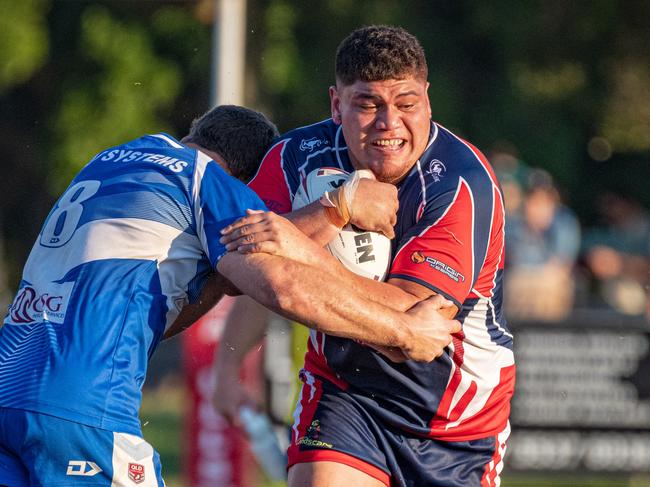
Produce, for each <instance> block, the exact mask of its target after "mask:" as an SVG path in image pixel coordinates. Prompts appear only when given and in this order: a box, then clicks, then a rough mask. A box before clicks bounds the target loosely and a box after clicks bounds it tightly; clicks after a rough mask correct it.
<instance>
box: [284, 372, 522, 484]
mask: <svg viewBox="0 0 650 487" xmlns="http://www.w3.org/2000/svg"><path fill="white" fill-rule="evenodd" d="M301 380H302V382H303V386H302V390H301V393H300V398H299V400H298V404H297V406H296V410H295V412H294V424H293V427H292V431H291V445H290V446H289V450H288V453H289V466H291V465H295V464H297V463H306V462H314V461H333V462H338V463H342V464H345V465H348V466H351V467H353V468H356V469H358V470H361V471H363V472H365V473H366V474H368V475H370V476H372V477H374V478H376V479H378V480H380V481H382V482H383V483H384V484H386V485H387V486H393V487H395V486H399V487H406V486H408V487H422V486H425V485H426V486H428V487H429V486H431V487H432V486H440V487H455V486H457V487H472V486H481V487H482V486H498V485H499V482H500V480H499V474H500V472H501V469H502V468H503V455H504V454H505V448H506V445H505V443H506V440H507V437H508V435H509V433H510V428H509V426H506V428H505V430H504V431H503V432H502V433H500V434H499V435H498V436H492V437H489V438H481V439H477V440H470V441H459V442H450V441H438V440H432V439H427V438H420V437H415V436H409V435H406V434H405V432H404V431H403V430H398V429H396V428H394V427H392V426H390V425H387V424H385V423H383V422H382V421H381V420H379V419H378V418H376V417H375V416H372V415H371V414H369V413H368V411H367V409H366V408H365V407H364V406H363V404H362V403H361V402H360V401H359V400H358V399H357V398H355V396H354V395H353V394H350V393H348V392H346V391H343V390H341V389H340V388H338V387H337V386H335V385H334V384H332V383H331V382H329V381H326V380H324V379H321V378H319V377H315V376H313V375H312V374H310V373H309V372H305V371H303V372H301Z"/></svg>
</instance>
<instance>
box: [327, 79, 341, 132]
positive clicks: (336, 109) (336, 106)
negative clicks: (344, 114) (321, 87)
mask: <svg viewBox="0 0 650 487" xmlns="http://www.w3.org/2000/svg"><path fill="white" fill-rule="evenodd" d="M329 94H330V110H331V112H332V120H334V123H335V124H337V125H340V124H341V97H340V96H339V92H338V90H337V89H336V86H330V88H329Z"/></svg>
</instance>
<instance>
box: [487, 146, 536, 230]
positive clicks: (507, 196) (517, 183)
mask: <svg viewBox="0 0 650 487" xmlns="http://www.w3.org/2000/svg"><path fill="white" fill-rule="evenodd" d="M490 163H491V164H492V167H493V168H494V171H495V172H496V174H497V178H498V179H499V183H500V184H501V190H502V191H503V200H504V208H505V211H506V219H507V218H509V217H510V215H514V214H517V213H518V212H519V211H520V210H521V206H522V204H523V189H522V183H523V181H524V180H525V179H526V174H528V171H529V168H528V166H526V164H524V163H523V162H522V161H521V160H520V159H519V157H518V155H517V150H516V149H515V148H514V147H513V146H512V145H511V144H509V143H506V142H500V143H499V144H497V145H495V147H494V148H493V149H492V151H491V153H490Z"/></svg>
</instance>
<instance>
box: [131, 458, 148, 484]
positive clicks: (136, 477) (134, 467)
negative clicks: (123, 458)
mask: <svg viewBox="0 0 650 487" xmlns="http://www.w3.org/2000/svg"><path fill="white" fill-rule="evenodd" d="M129 478H130V479H131V480H132V481H133V483H134V484H141V483H142V482H144V465H140V464H139V463H129Z"/></svg>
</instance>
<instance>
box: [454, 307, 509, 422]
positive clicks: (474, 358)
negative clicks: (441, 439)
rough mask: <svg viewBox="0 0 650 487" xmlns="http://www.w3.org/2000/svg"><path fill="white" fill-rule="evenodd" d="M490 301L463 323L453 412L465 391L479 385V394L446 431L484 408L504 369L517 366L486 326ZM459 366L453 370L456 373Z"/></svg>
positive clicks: (473, 310)
mask: <svg viewBox="0 0 650 487" xmlns="http://www.w3.org/2000/svg"><path fill="white" fill-rule="evenodd" d="M490 307H491V306H490V303H489V300H487V299H484V298H481V299H479V301H478V302H477V303H476V305H475V306H474V308H473V309H472V311H470V313H469V314H468V315H467V317H466V318H465V319H464V320H463V333H464V334H465V338H464V339H463V363H462V365H461V380H460V384H459V385H458V388H457V389H456V391H455V393H454V397H453V398H452V401H451V405H450V407H449V411H452V410H453V409H454V407H455V406H456V404H457V403H458V401H460V400H461V398H462V397H463V395H464V394H465V392H466V391H467V390H468V389H469V388H470V387H471V385H472V382H474V383H476V385H477V389H476V394H475V395H474V397H473V398H472V400H471V401H470V402H469V404H467V407H466V408H465V410H464V411H463V412H462V414H461V415H460V417H459V418H458V420H456V421H453V422H449V423H448V424H447V425H446V426H445V429H450V428H453V427H455V426H458V425H459V424H460V423H461V422H462V421H463V420H465V419H467V418H471V417H473V416H475V415H476V414H477V413H479V412H480V411H481V409H482V408H483V407H484V406H485V403H486V402H487V400H488V399H489V397H490V395H491V394H492V391H493V390H494V389H495V388H496V387H497V386H498V385H499V384H500V379H501V369H502V368H504V367H509V366H512V365H514V364H515V358H514V355H513V353H512V350H510V349H508V348H506V347H502V346H500V345H497V344H496V343H494V342H493V341H492V339H491V338H490V334H489V332H488V330H487V328H486V327H485V316H486V314H487V313H489V312H490ZM455 368H456V365H455V364H454V368H453V369H452V371H451V374H450V378H451V377H452V376H453V374H454V370H455Z"/></svg>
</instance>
